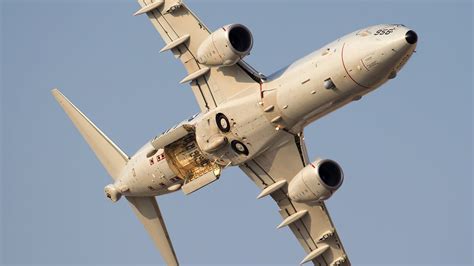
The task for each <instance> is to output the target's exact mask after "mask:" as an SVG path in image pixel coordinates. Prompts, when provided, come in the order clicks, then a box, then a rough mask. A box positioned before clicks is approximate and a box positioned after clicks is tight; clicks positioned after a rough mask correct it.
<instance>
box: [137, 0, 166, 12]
mask: <svg viewBox="0 0 474 266" xmlns="http://www.w3.org/2000/svg"><path fill="white" fill-rule="evenodd" d="M163 3H164V1H163V0H157V1H156V2H154V3H151V4H149V5H147V6H144V7H142V8H140V10H138V11H137V12H135V14H133V15H134V16H138V15H141V14H145V13H148V12H150V11H152V10H154V9H155V8H158V7H160V6H161V5H162V4H163Z"/></svg>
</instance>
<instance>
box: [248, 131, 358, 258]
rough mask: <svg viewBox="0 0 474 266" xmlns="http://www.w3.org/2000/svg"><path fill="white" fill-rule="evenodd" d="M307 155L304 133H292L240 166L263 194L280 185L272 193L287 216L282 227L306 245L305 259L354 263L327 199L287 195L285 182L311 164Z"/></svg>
mask: <svg viewBox="0 0 474 266" xmlns="http://www.w3.org/2000/svg"><path fill="white" fill-rule="evenodd" d="M307 158H308V157H307V153H306V147H305V145H304V141H303V137H298V136H293V135H291V134H289V133H288V135H287V136H286V138H285V140H284V141H283V142H282V143H281V144H280V145H276V146H275V147H274V148H273V149H271V150H268V151H266V152H264V153H263V154H261V155H259V156H258V157H256V158H255V159H253V160H251V161H250V162H248V163H246V164H244V165H243V166H241V167H240V168H241V169H242V170H243V171H244V172H245V173H246V174H247V175H248V176H249V177H250V179H251V180H252V181H254V182H255V184H256V185H257V186H258V187H259V188H260V189H262V193H263V194H265V193H264V192H265V191H266V189H268V188H270V189H272V185H273V186H276V187H277V189H276V190H274V191H273V192H271V193H270V194H269V195H271V197H272V198H273V199H274V200H275V201H276V203H277V204H278V206H279V208H280V214H281V216H282V217H283V222H282V223H281V224H280V225H279V226H278V227H279V228H280V227H284V226H288V227H289V228H290V229H291V231H292V232H293V234H294V235H295V236H296V238H297V239H298V241H299V242H300V244H301V245H302V246H303V248H304V250H305V251H306V253H307V254H308V255H307V256H306V257H305V258H304V259H303V261H302V262H301V263H305V262H307V261H312V262H313V263H314V264H315V265H350V262H349V260H348V258H347V255H346V252H345V250H344V247H343V245H342V243H341V240H340V239H339V236H338V234H337V232H336V228H335V227H334V224H333V223H332V221H331V217H330V216H329V213H328V211H327V209H326V205H325V204H324V202H321V203H311V204H306V203H297V202H294V201H292V200H291V199H290V198H289V197H288V196H287V192H288V191H287V186H286V185H284V184H287V183H289V182H290V181H291V179H292V178H293V177H294V176H295V175H296V174H297V173H298V172H299V171H300V170H301V169H302V168H303V167H304V166H305V165H306V164H308V159H307ZM284 181H286V182H284ZM282 183H283V185H280V184H282ZM267 191H268V190H267ZM261 195H262V194H261ZM261 195H259V197H261Z"/></svg>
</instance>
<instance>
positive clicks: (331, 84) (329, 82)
mask: <svg viewBox="0 0 474 266" xmlns="http://www.w3.org/2000/svg"><path fill="white" fill-rule="evenodd" d="M324 88H326V89H327V90H332V89H335V88H336V85H335V84H334V82H332V79H331V78H328V79H326V80H324Z"/></svg>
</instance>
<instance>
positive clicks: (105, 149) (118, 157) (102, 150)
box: [51, 89, 128, 180]
mask: <svg viewBox="0 0 474 266" xmlns="http://www.w3.org/2000/svg"><path fill="white" fill-rule="evenodd" d="M51 93H52V94H53V96H54V98H55V99H56V101H58V103H59V104H60V105H61V107H62V108H63V109H64V111H65V112H66V114H67V115H68V116H69V118H70V119H71V121H72V122H73V123H74V125H75V126H76V128H77V129H78V130H79V132H80V133H81V135H82V136H83V137H84V139H85V140H86V141H87V143H88V144H89V146H90V147H91V149H92V151H94V153H95V155H96V156H97V158H98V159H99V161H100V162H101V163H102V165H103V166H104V167H105V169H106V170H107V172H108V173H109V175H110V176H111V177H112V178H113V179H114V180H115V179H118V178H119V177H120V174H121V172H122V170H123V168H124V167H125V165H126V164H127V162H128V156H127V155H126V154H125V153H124V152H123V151H122V150H120V148H119V147H118V146H117V145H115V143H113V142H112V140H110V139H109V138H108V137H107V136H106V135H105V134H104V133H103V132H102V131H101V130H100V129H99V128H97V127H96V126H95V125H94V123H92V121H90V120H89V118H87V117H86V116H85V115H84V114H83V113H82V112H81V111H80V110H79V109H78V108H77V107H76V106H74V104H72V103H71V102H70V101H69V99H68V98H66V97H65V96H64V95H63V94H62V93H61V92H60V91H59V90H58V89H54V90H52V91H51Z"/></svg>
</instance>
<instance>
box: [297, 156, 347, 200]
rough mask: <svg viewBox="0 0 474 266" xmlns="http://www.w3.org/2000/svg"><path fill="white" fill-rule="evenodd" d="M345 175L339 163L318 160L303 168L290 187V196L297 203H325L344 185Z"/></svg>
mask: <svg viewBox="0 0 474 266" xmlns="http://www.w3.org/2000/svg"><path fill="white" fill-rule="evenodd" d="M343 181H344V174H343V172H342V168H341V167H340V166H339V164H338V163H336V162H335V161H332V160H327V159H324V160H317V161H315V162H314V163H312V164H309V165H307V166H306V167H305V168H303V169H302V170H301V171H300V172H298V174H296V176H295V177H294V178H293V179H292V180H291V182H290V184H289V185H288V196H289V197H290V198H291V200H294V201H296V202H312V201H324V200H326V199H328V198H330V197H331V196H332V194H334V192H336V190H337V189H338V188H339V187H340V186H341V185H342V183H343Z"/></svg>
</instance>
